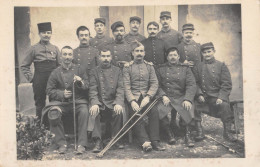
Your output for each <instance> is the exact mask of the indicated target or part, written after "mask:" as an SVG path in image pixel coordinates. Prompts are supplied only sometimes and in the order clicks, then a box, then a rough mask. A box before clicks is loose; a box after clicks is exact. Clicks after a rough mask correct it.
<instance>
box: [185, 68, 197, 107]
mask: <svg viewBox="0 0 260 167" xmlns="http://www.w3.org/2000/svg"><path fill="white" fill-rule="evenodd" d="M196 88H197V86H196V81H195V78H194V75H193V74H192V72H191V69H190V68H187V71H186V92H185V96H184V100H188V101H190V102H192V101H193V100H194V96H195V94H196Z"/></svg>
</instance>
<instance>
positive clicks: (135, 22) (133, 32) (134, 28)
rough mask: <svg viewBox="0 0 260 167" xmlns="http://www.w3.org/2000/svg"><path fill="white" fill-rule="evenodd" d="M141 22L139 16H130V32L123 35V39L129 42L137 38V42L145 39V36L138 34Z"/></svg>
mask: <svg viewBox="0 0 260 167" xmlns="http://www.w3.org/2000/svg"><path fill="white" fill-rule="evenodd" d="M140 24H141V18H140V17H138V16H133V17H130V22H129V25H130V32H129V33H128V34H126V35H125V40H126V41H127V42H128V43H130V44H131V42H133V41H135V40H137V41H138V42H140V41H142V40H144V39H145V37H144V36H143V35H141V34H139V32H138V30H139V27H140Z"/></svg>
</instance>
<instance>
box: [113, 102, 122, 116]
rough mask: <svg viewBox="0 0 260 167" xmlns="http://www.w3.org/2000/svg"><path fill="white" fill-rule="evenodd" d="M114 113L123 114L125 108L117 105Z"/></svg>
mask: <svg viewBox="0 0 260 167" xmlns="http://www.w3.org/2000/svg"><path fill="white" fill-rule="evenodd" d="M114 111H115V113H116V115H118V114H121V113H122V112H123V107H122V106H121V105H119V104H116V105H115V106H114Z"/></svg>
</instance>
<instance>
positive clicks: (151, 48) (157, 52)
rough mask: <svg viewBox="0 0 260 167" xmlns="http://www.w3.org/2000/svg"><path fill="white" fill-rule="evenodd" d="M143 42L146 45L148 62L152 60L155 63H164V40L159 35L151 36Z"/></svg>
mask: <svg viewBox="0 0 260 167" xmlns="http://www.w3.org/2000/svg"><path fill="white" fill-rule="evenodd" d="M141 43H142V44H143V45H144V50H145V57H144V59H145V60H146V61H148V62H152V63H153V64H154V65H156V66H157V65H159V64H163V63H164V62H165V60H166V56H165V52H166V44H165V42H164V41H163V40H161V39H158V38H157V37H149V38H147V39H145V40H143V41H141Z"/></svg>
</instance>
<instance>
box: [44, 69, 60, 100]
mask: <svg viewBox="0 0 260 167" xmlns="http://www.w3.org/2000/svg"><path fill="white" fill-rule="evenodd" d="M58 86H59V80H58V76H57V72H56V70H55V71H53V72H52V73H51V75H50V77H49V79H48V82H47V87H46V94H47V95H48V96H49V99H51V101H52V100H55V101H64V90H60V89H58Z"/></svg>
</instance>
